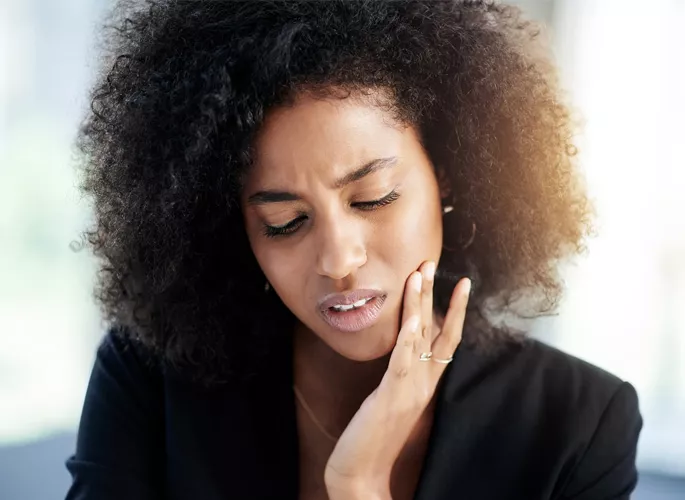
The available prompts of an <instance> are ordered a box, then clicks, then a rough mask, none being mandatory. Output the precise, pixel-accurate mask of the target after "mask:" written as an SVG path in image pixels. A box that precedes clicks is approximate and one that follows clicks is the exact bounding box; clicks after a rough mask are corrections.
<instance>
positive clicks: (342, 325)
mask: <svg viewBox="0 0 685 500" xmlns="http://www.w3.org/2000/svg"><path fill="white" fill-rule="evenodd" d="M385 299H386V296H385V295H377V296H373V297H368V298H365V299H360V300H358V301H356V302H353V303H352V304H336V305H334V306H331V307H327V308H325V309H323V310H322V316H323V319H324V320H325V321H326V323H328V325H329V326H331V327H333V328H334V329H336V330H338V331H341V332H358V331H360V330H364V329H366V328H369V327H370V326H371V325H373V324H374V323H375V322H376V321H377V320H378V317H379V316H380V313H381V310H382V308H383V304H384V302H385Z"/></svg>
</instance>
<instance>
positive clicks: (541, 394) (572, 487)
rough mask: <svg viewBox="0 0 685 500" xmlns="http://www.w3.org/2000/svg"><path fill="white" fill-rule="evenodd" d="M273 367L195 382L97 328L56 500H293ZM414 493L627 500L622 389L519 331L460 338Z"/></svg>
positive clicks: (628, 458) (283, 397) (288, 367)
mask: <svg viewBox="0 0 685 500" xmlns="http://www.w3.org/2000/svg"><path fill="white" fill-rule="evenodd" d="M282 359H283V365H282V367H281V368H282V371H281V372H280V373H281V375H280V376H270V377H267V378H266V379H264V380H261V381H259V380H256V381H254V382H251V383H249V384H247V383H242V384H238V383H234V384H229V385H224V386H222V387H217V388H214V389H211V390H205V389H201V388H199V387H196V386H194V385H192V384H190V383H188V382H185V381H183V379H181V378H179V377H175V376H172V375H170V374H169V372H168V371H166V372H162V371H161V370H160V369H159V368H157V367H156V366H157V365H156V364H155V363H150V360H149V359H148V356H146V354H145V351H144V350H143V349H142V348H141V347H139V346H137V345H136V344H134V343H133V342H131V341H127V340H122V339H120V338H118V337H116V336H114V335H112V334H111V333H110V334H108V335H107V336H106V337H105V339H104V341H103V343H102V345H101V346H100V348H99V350H98V354H97V359H96V361H95V365H94V368H93V372H92V376H91V379H90V383H89V386H88V391H87V394H86V398H85V404H84V407H83V414H82V417H81V424H80V428H79V433H78V440H77V445H76V452H75V454H74V455H73V456H72V457H71V458H69V459H68V460H67V468H68V469H69V471H70V472H71V474H72V476H73V483H72V485H71V488H70V490H69V492H68V494H67V499H68V500H148V499H158V498H159V499H161V498H166V499H172V500H181V499H183V500H234V499H236V500H237V499H241V500H242V499H246V500H248V499H249V500H260V499H278V500H281V499H283V500H287V499H293V500H294V499H296V498H297V487H298V485H297V481H298V449H297V446H298V442H297V430H296V422H295V402H294V400H295V398H294V395H293V391H292V360H291V356H283V357H282ZM438 396H439V397H438V402H437V406H436V413H435V422H434V425H433V428H432V433H431V437H430V442H429V446H428V452H427V456H426V461H425V463H424V468H423V471H422V473H421V478H420V481H419V485H418V489H417V492H416V496H415V498H416V500H443V499H444V500H448V499H449V500H509V499H521V500H538V499H539V500H542V499H575V500H608V499H627V498H629V495H630V493H631V491H632V490H633V488H634V487H635V485H636V482H637V472H636V469H635V452H636V446H637V441H638V435H639V433H640V429H641V426H642V419H641V417H640V414H639V411H638V403H637V396H636V394H635V390H634V389H633V387H632V386H631V385H630V384H628V383H626V382H622V381H621V380H619V379H617V378H616V377H614V376H612V375H610V374H608V373H606V372H604V371H602V370H600V369H599V368H596V367H594V366H592V365H590V364H588V363H585V362H583V361H581V360H579V359H576V358H574V357H571V356H569V355H567V354H564V353H562V352H560V351H558V350H556V349H553V348H551V347H549V346H546V345H544V344H542V343H540V342H537V341H533V340H529V341H526V342H524V343H522V344H516V345H511V346H507V347H506V348H505V349H503V350H502V352H500V353H498V354H496V355H485V354H480V353H477V352H475V351H473V350H472V349H468V348H466V347H464V346H461V347H460V348H459V349H458V350H457V353H456V354H455V359H454V362H453V363H452V364H450V365H449V366H448V368H447V370H446V372H445V375H444V377H443V379H442V383H441V385H440V386H439V388H438Z"/></svg>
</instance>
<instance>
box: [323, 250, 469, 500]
mask: <svg viewBox="0 0 685 500" xmlns="http://www.w3.org/2000/svg"><path fill="white" fill-rule="evenodd" d="M420 269H421V272H416V271H415V272H413V273H412V274H411V275H410V276H409V279H408V280H407V285H406V288H405V292H404V305H403V311H402V327H401V329H400V332H399V335H398V338H397V343H396V345H395V347H394V349H393V351H392V353H391V355H390V361H389V364H388V369H387V371H386V372H385V375H384V376H383V379H382V380H381V383H380V384H379V386H378V387H377V388H376V389H375V390H374V391H373V392H372V393H371V394H370V395H369V396H368V397H367V398H366V400H364V402H363V403H362V405H361V407H360V408H359V410H358V411H357V413H356V414H355V415H354V417H353V418H352V420H351V421H350V423H349V424H348V426H347V428H346V429H345V431H344V432H343V433H342V435H341V436H340V439H339V440H338V442H337V444H336V446H335V448H334V450H333V452H332V454H331V456H330V458H329V459H328V462H327V464H326V469H325V473H324V479H325V483H326V486H327V488H328V490H329V492H330V493H329V494H330V496H331V498H332V497H333V496H336V495H335V494H334V492H339V491H366V492H368V493H369V494H373V495H374V498H383V497H385V498H389V493H390V475H391V472H392V468H393V465H394V463H395V461H396V460H397V458H398V456H399V455H400V452H401V451H402V448H403V447H404V445H405V443H406V442H407V439H408V438H409V436H410V435H411V433H412V431H413V429H414V427H415V426H416V424H417V422H418V421H419V419H420V417H421V415H422V414H423V412H424V411H425V409H426V407H427V406H428V404H429V402H430V401H431V399H432V398H433V395H434V394H435V390H436V388H437V385H438V382H439V381H440V378H441V376H442V374H443V372H444V371H445V368H446V366H447V365H446V364H443V363H437V362H434V361H433V360H430V361H428V362H426V361H420V360H419V356H420V354H421V353H423V352H431V351H432V352H433V357H434V358H438V359H445V358H450V357H451V356H452V355H453V353H454V351H455V350H456V348H457V347H458V345H459V342H460V341H461V334H462V328H463V325H464V317H465V315H466V304H467V302H468V297H469V290H470V287H471V282H470V281H469V280H468V279H462V280H461V281H460V282H459V283H458V284H457V286H456V287H455V289H454V292H453V293H452V298H451V300H450V306H449V310H448V311H447V315H446V317H445V321H444V324H443V326H442V329H441V330H440V333H439V334H438V335H437V336H436V338H435V340H433V339H432V332H433V280H434V277H435V264H434V263H432V262H425V263H424V264H423V265H422V266H421V268H420ZM337 496H338V497H340V495H337Z"/></svg>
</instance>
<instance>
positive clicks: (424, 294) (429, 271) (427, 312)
mask: <svg viewBox="0 0 685 500" xmlns="http://www.w3.org/2000/svg"><path fill="white" fill-rule="evenodd" d="M421 275H422V276H423V280H422V285H421V321H422V325H421V326H422V332H421V335H422V337H423V340H424V347H425V348H426V349H427V350H429V348H430V345H431V341H432V340H433V281H434V278H435V262H430V261H429V262H426V263H424V264H423V266H421Z"/></svg>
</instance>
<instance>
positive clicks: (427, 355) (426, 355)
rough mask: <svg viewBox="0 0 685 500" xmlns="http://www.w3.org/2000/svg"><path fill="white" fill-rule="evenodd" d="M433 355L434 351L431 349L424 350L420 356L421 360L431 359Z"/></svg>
mask: <svg viewBox="0 0 685 500" xmlns="http://www.w3.org/2000/svg"><path fill="white" fill-rule="evenodd" d="M432 357H433V353H432V352H431V351H428V352H422V353H421V355H420V356H419V361H430V360H431V358H432Z"/></svg>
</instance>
